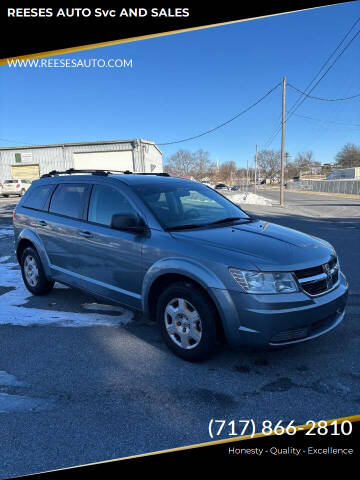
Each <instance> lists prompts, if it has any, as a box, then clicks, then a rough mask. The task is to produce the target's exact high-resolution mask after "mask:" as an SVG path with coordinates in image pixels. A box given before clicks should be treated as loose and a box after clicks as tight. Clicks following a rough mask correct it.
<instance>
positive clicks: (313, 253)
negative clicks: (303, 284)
mask: <svg viewBox="0 0 360 480" xmlns="http://www.w3.org/2000/svg"><path fill="white" fill-rule="evenodd" d="M172 236H173V237H174V238H176V239H177V240H182V241H187V242H191V243H193V244H194V247H195V245H198V247H200V248H204V247H206V246H207V247H212V248H215V249H216V250H218V249H220V250H222V251H226V252H227V253H230V252H232V253H233V254H234V256H233V266H234V267H236V266H238V267H239V268H241V267H242V261H243V260H246V262H251V263H252V264H253V265H255V266H256V267H257V268H259V269H260V270H265V271H266V270H267V271H271V270H277V269H278V270H280V271H286V270H288V271H289V270H298V269H302V268H308V267H311V266H315V265H320V264H322V263H326V262H327V261H328V260H329V259H330V256H331V255H332V254H334V249H333V247H332V246H331V245H330V244H329V243H328V242H326V241H325V240H321V239H319V238H316V237H312V236H311V235H307V234H305V233H302V232H299V231H297V230H293V229H291V228H287V227H282V226H280V225H276V224H274V223H269V222H264V221H262V220H254V221H252V222H249V223H242V224H239V225H232V226H226V227H216V228H208V229H205V228H204V229H198V230H191V231H190V230H189V231H183V232H172ZM227 256H228V255H227ZM234 262H236V263H234ZM243 268H244V267H243Z"/></svg>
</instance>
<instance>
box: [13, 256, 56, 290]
mask: <svg viewBox="0 0 360 480" xmlns="http://www.w3.org/2000/svg"><path fill="white" fill-rule="evenodd" d="M20 266H21V273H22V277H23V280H24V283H25V286H26V288H27V289H28V290H29V292H31V293H32V294H33V295H46V294H47V293H49V292H50V291H51V290H52V288H53V286H54V283H55V282H53V281H52V280H48V279H47V278H46V276H45V273H44V268H43V266H42V263H41V260H40V257H39V255H38V253H37V251H36V250H35V249H34V248H33V247H27V248H25V250H24V251H23V253H22V255H21V260H20Z"/></svg>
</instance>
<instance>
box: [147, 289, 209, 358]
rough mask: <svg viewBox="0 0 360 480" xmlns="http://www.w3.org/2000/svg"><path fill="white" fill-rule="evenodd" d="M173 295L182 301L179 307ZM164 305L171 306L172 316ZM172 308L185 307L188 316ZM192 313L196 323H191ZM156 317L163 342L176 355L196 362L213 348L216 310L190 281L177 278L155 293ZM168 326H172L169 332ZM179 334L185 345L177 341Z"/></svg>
mask: <svg viewBox="0 0 360 480" xmlns="http://www.w3.org/2000/svg"><path fill="white" fill-rule="evenodd" d="M177 299H180V300H181V299H182V300H184V301H185V302H184V303H183V302H182V305H183V306H184V307H181V308H180V303H179V302H177ZM176 305H177V306H176ZM174 306H175V309H174ZM167 307H169V308H172V309H174V310H171V312H172V314H173V315H174V317H171V315H170V314H166V309H167ZM192 308H193V309H194V310H195V312H194V310H192ZM176 311H178V312H181V311H185V312H186V313H188V314H189V318H188V317H187V316H186V315H183V314H182V313H177V314H176V315H175V313H174V312H176ZM196 314H197V315H198V317H199V320H200V323H199V321H195V322H192V323H191V322H190V319H191V316H192V315H193V318H197V316H196ZM156 317H157V321H158V322H159V325H160V327H161V332H162V335H163V338H164V341H165V343H166V345H167V346H168V348H169V349H170V350H171V351H172V352H173V353H174V354H175V355H177V356H178V357H180V358H183V359H184V360H188V361H190V362H197V361H199V360H204V359H205V358H207V357H208V356H209V355H210V354H211V353H212V352H213V350H214V348H215V344H216V323H217V311H216V309H215V307H214V305H213V304H212V302H211V301H210V300H209V298H208V297H207V296H206V295H205V294H204V293H203V292H202V291H201V290H200V289H198V288H196V287H195V286H194V285H192V284H188V283H185V282H178V283H174V284H172V285H170V286H169V287H168V288H166V290H164V291H163V293H162V294H161V295H160V297H159V300H158V303H157V315H156ZM182 322H184V323H182ZM188 324H189V325H188ZM179 325H180V326H179ZM171 329H174V331H173V333H171ZM183 332H185V333H183ZM187 332H188V333H187ZM180 335H181V336H180ZM194 335H195V336H194ZM192 337H194V338H192ZM182 338H183V339H184V341H185V342H187V345H186V346H182V345H180V343H181V339H182Z"/></svg>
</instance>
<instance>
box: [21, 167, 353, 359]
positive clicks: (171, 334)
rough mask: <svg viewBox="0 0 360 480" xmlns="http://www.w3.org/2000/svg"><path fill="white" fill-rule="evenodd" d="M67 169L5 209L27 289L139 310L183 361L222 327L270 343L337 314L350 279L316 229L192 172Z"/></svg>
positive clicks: (331, 321) (235, 336)
mask: <svg viewBox="0 0 360 480" xmlns="http://www.w3.org/2000/svg"><path fill="white" fill-rule="evenodd" d="M65 173H66V174H65V175H64V174H60V173H59V172H51V173H50V174H48V175H45V176H43V177H42V178H41V179H40V180H37V181H35V182H33V184H32V186H31V188H30V189H29V190H28V192H27V193H26V194H25V196H24V197H23V198H22V199H21V201H20V202H19V204H18V205H17V207H16V209H15V211H14V220H13V222H14V231H15V243H16V245H15V246H16V255H17V258H18V261H19V263H20V265H21V271H22V276H23V280H24V282H25V285H26V287H27V288H28V290H29V291H30V292H32V293H33V294H34V295H44V294H46V293H47V292H49V291H50V290H51V289H52V287H53V285H54V282H55V281H58V282H61V283H64V284H67V285H70V286H73V287H76V288H80V289H83V290H86V291H88V292H90V293H92V294H94V295H96V296H98V297H102V298H105V299H108V300H110V301H112V302H118V303H120V304H122V305H124V306H126V307H128V308H130V309H136V310H141V311H142V312H143V313H144V314H145V315H147V316H149V317H151V318H152V319H156V320H157V322H158V323H159V325H160V328H161V330H162V333H163V337H164V341H165V342H166V344H167V346H168V347H169V348H170V349H171V350H172V351H173V352H174V353H175V354H176V355H178V356H180V357H182V358H184V359H186V360H190V361H195V360H200V359H202V358H204V357H206V356H207V355H208V354H209V353H210V352H211V351H212V350H213V349H214V346H215V342H216V340H217V338H218V337H219V335H220V336H225V339H226V340H227V341H228V342H229V343H230V344H231V345H252V346H260V347H279V346H283V345H289V344H294V343H298V342H303V341H305V340H309V339H312V338H315V337H318V336H319V335H322V334H324V333H326V332H328V331H330V330H332V329H333V328H334V327H336V326H337V325H339V323H340V322H341V321H342V319H343V318H344V310H345V304H346V299H347V290H348V286H347V282H346V279H345V277H344V275H343V274H342V272H341V271H340V265H339V260H338V258H337V255H336V253H335V250H334V248H333V247H332V246H331V245H330V244H329V243H328V242H326V241H325V240H321V239H319V238H316V237H313V236H310V235H306V234H304V233H301V232H298V231H296V230H292V229H289V228H285V227H282V226H279V225H276V224H272V223H268V222H266V221H263V220H259V219H255V218H251V217H250V216H249V215H248V214H246V213H245V212H244V211H243V210H242V209H241V208H239V207H238V206H237V205H235V204H233V203H232V202H231V201H229V200H228V199H226V198H225V197H223V196H222V195H221V194H219V193H217V192H216V191H214V190H213V189H211V188H209V187H207V186H205V185H202V184H201V183H198V182H194V181H191V180H185V179H181V178H174V177H168V176H166V174H162V175H159V174H158V175H150V174H148V175H146V174H130V173H124V174H111V173H109V172H105V171H89V172H84V174H79V173H80V172H76V171H67V172H65ZM74 173H77V174H74Z"/></svg>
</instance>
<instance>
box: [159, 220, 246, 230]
mask: <svg viewBox="0 0 360 480" xmlns="http://www.w3.org/2000/svg"><path fill="white" fill-rule="evenodd" d="M237 220H243V221H244V222H251V221H252V220H253V219H252V218H251V217H249V218H247V217H245V218H243V217H227V218H222V219H221V220H216V221H215V222H210V223H202V224H197V223H192V224H186V225H177V226H175V227H166V228H165V230H166V231H173V230H190V229H192V228H206V227H211V226H213V225H218V224H221V223H230V222H235V221H237Z"/></svg>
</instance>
